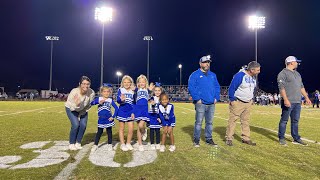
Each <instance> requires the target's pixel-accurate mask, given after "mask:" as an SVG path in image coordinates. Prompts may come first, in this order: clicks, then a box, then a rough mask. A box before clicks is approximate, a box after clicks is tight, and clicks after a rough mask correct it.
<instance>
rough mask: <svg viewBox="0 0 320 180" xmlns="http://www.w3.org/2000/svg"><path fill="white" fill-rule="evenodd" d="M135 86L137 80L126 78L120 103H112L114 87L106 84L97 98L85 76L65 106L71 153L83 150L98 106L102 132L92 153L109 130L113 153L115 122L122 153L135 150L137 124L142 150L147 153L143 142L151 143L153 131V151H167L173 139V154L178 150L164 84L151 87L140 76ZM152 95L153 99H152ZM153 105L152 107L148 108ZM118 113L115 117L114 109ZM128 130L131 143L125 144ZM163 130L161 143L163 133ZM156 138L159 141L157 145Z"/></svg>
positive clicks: (127, 141) (128, 138) (99, 130)
mask: <svg viewBox="0 0 320 180" xmlns="http://www.w3.org/2000/svg"><path fill="white" fill-rule="evenodd" d="M136 84H137V87H136V86H135V85H134V81H133V79H132V78H131V77H130V76H128V75H125V76H123V78H122V81H121V86H120V88H119V89H118V93H117V100H116V101H117V103H118V104H119V107H118V106H117V104H116V103H115V102H114V101H113V99H112V85H110V84H103V85H102V86H101V87H100V93H99V94H100V95H99V97H96V98H95V92H94V91H93V90H92V89H91V88H90V85H91V81H90V79H89V78H88V77H86V76H83V77H81V79H80V82H79V87H77V88H74V89H73V90H72V91H71V92H70V94H69V96H68V99H67V102H66V103H65V107H66V112H67V115H68V118H69V120H70V122H71V130H70V138H69V143H70V145H69V149H70V150H78V149H82V146H81V141H82V138H83V135H84V132H85V130H86V125H87V120H88V111H89V109H90V107H91V106H93V105H98V129H97V133H96V137H95V141H94V145H93V147H92V149H91V151H92V152H94V151H96V150H97V149H98V144H99V140H100V138H101V135H102V133H103V129H106V131H107V135H108V142H107V145H106V146H107V149H108V150H112V149H113V146H112V127H113V126H114V125H115V119H117V120H118V123H119V140H120V144H121V145H120V149H121V150H122V151H129V150H133V146H132V144H131V140H132V136H133V130H134V122H136V123H137V126H138V128H137V140H138V150H139V151H144V146H143V144H142V141H145V140H146V139H147V129H146V128H145V125H146V126H147V127H148V128H149V129H150V143H151V146H150V149H151V150H156V149H159V151H160V152H164V151H165V150H166V147H165V142H166V139H167V137H170V142H171V144H170V146H169V151H171V152H173V151H175V149H176V146H175V145H174V135H173V128H174V127H175V115H174V107H173V105H172V104H171V103H169V97H168V95H167V94H165V93H164V92H163V90H162V87H161V84H160V83H155V84H153V83H150V85H149V83H148V79H147V77H146V76H144V75H140V76H139V77H138V78H137V81H136ZM151 94H152V96H151ZM149 102H150V107H149V108H148V106H149V105H148V104H149ZM112 107H113V109H114V112H113V113H112V111H111V108H112ZM126 124H127V126H128V131H127V139H126V141H125V137H124V136H125V135H124V132H125V131H124V129H125V125H126ZM161 128H162V129H163V131H162V132H163V133H162V139H161V143H160V129H161ZM154 136H155V137H156V138H155V139H156V141H154Z"/></svg>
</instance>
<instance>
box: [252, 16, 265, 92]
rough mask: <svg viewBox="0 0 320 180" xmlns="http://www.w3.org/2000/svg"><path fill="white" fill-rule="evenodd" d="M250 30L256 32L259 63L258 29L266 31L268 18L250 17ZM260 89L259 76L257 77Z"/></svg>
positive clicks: (256, 56) (256, 53)
mask: <svg viewBox="0 0 320 180" xmlns="http://www.w3.org/2000/svg"><path fill="white" fill-rule="evenodd" d="M248 22H249V23H248V28H249V29H252V30H254V32H255V61H256V62H258V29H264V28H265V27H266V26H265V24H266V17H264V16H256V15H254V16H249V18H248ZM256 80H257V87H258V75H257V76H256Z"/></svg>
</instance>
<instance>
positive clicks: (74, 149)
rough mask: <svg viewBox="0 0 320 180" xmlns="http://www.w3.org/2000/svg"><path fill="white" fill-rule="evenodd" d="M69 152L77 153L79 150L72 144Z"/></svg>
mask: <svg viewBox="0 0 320 180" xmlns="http://www.w3.org/2000/svg"><path fill="white" fill-rule="evenodd" d="M69 150H71V151H76V150H77V148H76V147H75V145H74V144H70V145H69Z"/></svg>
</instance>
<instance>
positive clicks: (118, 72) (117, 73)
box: [116, 71, 122, 86]
mask: <svg viewBox="0 0 320 180" xmlns="http://www.w3.org/2000/svg"><path fill="white" fill-rule="evenodd" d="M116 75H117V76H118V85H119V86H120V81H119V78H120V76H122V72H120V71H117V72H116Z"/></svg>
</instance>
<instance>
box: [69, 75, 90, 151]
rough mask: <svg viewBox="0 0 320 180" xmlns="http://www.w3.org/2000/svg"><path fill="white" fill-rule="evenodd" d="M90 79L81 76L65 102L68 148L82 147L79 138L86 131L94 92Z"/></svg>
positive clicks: (80, 138)
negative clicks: (69, 126) (67, 119)
mask: <svg viewBox="0 0 320 180" xmlns="http://www.w3.org/2000/svg"><path fill="white" fill-rule="evenodd" d="M90 84H91V81H90V79H89V78H88V77H87V76H82V77H81V79H80V81H79V86H78V87H77V88H74V89H72V90H71V92H70V94H69V96H68V99H67V102H66V103H65V107H66V112H67V116H68V118H69V120H70V123H71V129H70V138H69V143H70V145H69V149H70V150H77V149H82V147H81V140H82V137H83V135H84V132H85V131H86V127H87V121H88V111H89V109H90V107H91V105H90V102H91V101H92V100H93V99H94V96H95V93H94V91H93V90H92V89H91V88H90Z"/></svg>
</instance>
